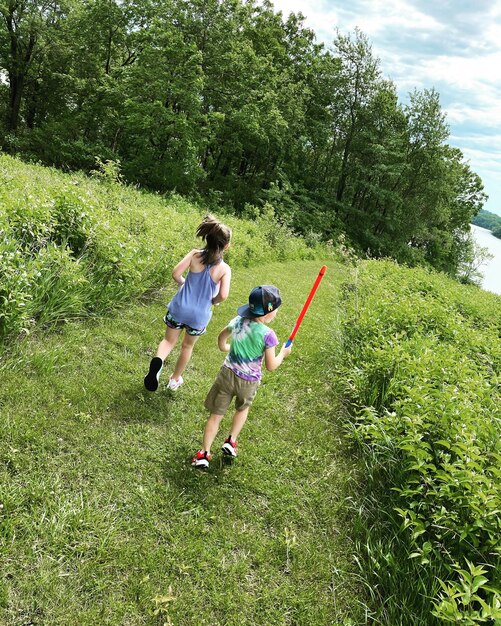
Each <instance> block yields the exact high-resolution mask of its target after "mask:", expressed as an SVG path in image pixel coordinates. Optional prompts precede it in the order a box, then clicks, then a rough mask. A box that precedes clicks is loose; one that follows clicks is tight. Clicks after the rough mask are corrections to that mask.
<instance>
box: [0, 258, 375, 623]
mask: <svg viewBox="0 0 501 626" xmlns="http://www.w3.org/2000/svg"><path fill="white" fill-rule="evenodd" d="M318 268H319V263H318V262H316V261H314V262H312V261H309V262H296V263H287V264H271V265H267V266H265V267H263V268H254V269H245V270H243V269H235V270H234V278H233V285H232V292H231V295H230V298H229V300H228V301H227V302H226V303H224V304H223V305H221V306H220V307H217V308H216V309H215V313H214V318H213V320H212V322H211V324H210V327H209V331H208V333H207V335H206V336H204V337H203V338H201V339H200V341H199V342H198V344H197V346H196V347H195V351H194V355H193V359H192V361H191V362H190V364H189V366H188V368H187V371H186V376H185V381H186V382H185V385H184V386H183V387H182V388H181V389H180V390H179V391H178V392H176V393H175V394H171V392H169V391H167V390H166V389H165V383H166V380H167V376H168V373H169V368H168V367H167V368H166V370H167V371H166V372H165V373H164V378H163V382H162V385H161V387H160V389H159V391H158V392H157V393H155V394H149V393H148V392H146V391H145V390H144V389H143V385H142V379H143V376H144V374H145V372H146V369H147V366H148V363H149V359H150V357H151V356H152V354H153V353H154V351H155V349H156V345H157V343H158V341H159V340H160V338H161V336H162V334H163V330H164V326H163V323H162V321H161V319H162V315H163V313H164V306H163V303H164V302H165V301H167V299H168V297H169V295H170V293H171V292H172V291H173V287H170V286H169V287H168V288H167V289H166V290H165V291H164V292H160V293H158V294H157V297H155V298H154V299H153V300H152V301H150V302H147V301H143V302H140V303H137V304H132V305H131V306H130V308H128V309H125V310H122V311H120V312H119V313H117V314H116V315H114V316H113V317H111V318H109V319H103V320H101V321H87V322H77V323H74V324H71V325H68V326H66V327H65V328H64V329H63V330H62V331H61V332H60V333H58V334H51V335H50V336H46V337H42V336H39V337H38V338H36V337H34V338H31V339H30V340H29V342H25V343H23V344H22V345H20V346H18V347H17V348H15V349H13V350H12V351H11V353H10V355H9V356H8V357H5V358H4V359H3V361H2V362H1V363H0V366H1V371H0V375H1V377H2V386H1V391H0V413H1V416H2V420H1V422H0V507H1V508H0V542H1V546H0V551H1V552H0V554H1V557H0V559H1V567H0V623H1V624H2V625H5V626H9V625H12V626H14V625H15V626H19V625H20V624H33V625H35V624H36V625H41V624H44V625H49V624H50V626H58V625H61V626H72V625H77V624H78V626H83V625H96V624H100V625H101V624H107V625H108V624H109V625H113V624H116V625H121V626H122V625H125V624H128V625H140V624H151V625H157V624H158V625H160V624H175V625H176V626H183V625H185V626H191V625H193V624H198V625H204V624H205V625H207V626H218V625H223V624H224V626H245V625H249V626H258V625H259V626H268V625H270V626H271V625H273V626H281V625H284V626H285V625H291V626H292V625H295V626H299V625H308V626H315V625H318V626H326V625H330V624H339V625H343V626H348V625H350V624H364V623H366V622H365V618H364V608H363V594H362V593H361V589H360V586H359V583H358V579H357V575H356V573H355V570H354V565H353V559H352V557H351V554H352V552H353V546H352V545H351V543H350V538H349V535H350V526H351V522H350V520H349V518H348V517H347V514H346V507H345V498H346V497H347V495H348V494H349V483H350V480H351V469H350V467H351V465H350V461H349V459H348V458H347V457H346V451H345V448H344V445H343V441H342V438H341V434H340V433H341V427H340V425H339V419H340V418H339V411H340V409H339V406H338V404H337V399H336V398H337V389H336V378H335V372H336V371H337V369H338V368H339V363H338V359H339V348H338V346H339V330H338V329H339V316H340V312H339V307H338V296H339V289H338V287H339V280H340V279H341V278H342V277H343V274H344V272H345V270H344V269H343V268H342V267H341V266H337V265H334V264H329V271H328V272H327V274H326V276H325V278H324V280H323V282H322V285H321V286H320V288H319V290H318V292H317V295H316V297H315V300H314V303H313V305H312V307H311V308H310V310H309V311H308V314H307V316H306V317H305V320H304V323H303V326H302V327H301V329H300V331H299V332H298V335H297V337H296V341H295V345H294V349H293V352H292V355H291V356H290V357H289V359H287V360H286V361H285V362H284V364H283V365H282V366H281V367H280V368H279V369H278V370H277V371H276V372H271V373H270V372H266V373H265V375H264V378H263V384H262V385H261V387H260V390H259V393H258V396H257V399H256V401H255V403H254V405H253V407H252V410H251V413H250V417H249V420H248V423H247V424H246V426H245V428H244V430H243V431H242V433H241V436H240V441H239V444H240V445H239V448H240V449H239V457H238V459H237V460H236V462H235V463H234V464H233V465H232V466H226V465H223V464H222V463H221V460H220V454H219V453H218V446H215V447H214V451H215V454H214V457H213V458H214V460H213V462H212V464H211V467H210V469H209V471H207V472H199V471H196V470H194V469H193V468H191V466H190V465H189V462H188V460H189V458H190V456H191V455H192V454H193V452H194V451H195V450H196V449H197V447H198V446H199V444H200V441H201V436H202V429H203V426H204V424H205V419H206V411H205V409H204V407H203V399H204V397H205V394H206V392H207V391H208V389H209V387H210V385H211V383H212V380H213V379H214V377H215V375H216V373H217V371H218V369H219V367H220V364H221V362H222V359H223V354H222V353H220V352H218V350H217V346H216V337H217V334H218V332H219V331H220V330H221V328H222V327H223V326H224V325H225V324H226V322H227V321H228V320H229V319H231V317H233V315H234V313H235V309H236V307H237V306H238V305H240V304H242V303H244V302H245V301H246V299H247V295H248V292H249V290H250V288H251V287H252V286H254V285H257V284H260V283H263V282H267V283H274V284H276V285H278V286H279V288H280V289H281V292H282V295H283V300H284V304H283V305H282V307H281V309H280V312H279V314H278V316H277V319H276V321H275V323H274V328H275V330H276V332H277V334H278V336H279V338H280V339H281V340H285V339H286V337H287V334H288V332H289V331H290V330H291V328H292V326H293V324H294V321H295V318H296V316H297V314H298V312H299V310H300V307H301V306H302V303H303V301H304V298H305V297H306V295H307V293H308V291H309V289H310V287H311V284H312V282H313V280H314V278H315V277H316V275H317V272H318ZM176 356H177V350H176V349H175V350H174V352H173V354H172V355H171V363H173V362H174V359H175V358H176ZM229 419H230V415H228V416H227V417H226V418H225V420H224V421H223V425H222V430H221V432H220V434H219V437H218V439H217V440H216V444H221V443H222V440H223V437H224V436H226V434H227V429H228V425H229Z"/></svg>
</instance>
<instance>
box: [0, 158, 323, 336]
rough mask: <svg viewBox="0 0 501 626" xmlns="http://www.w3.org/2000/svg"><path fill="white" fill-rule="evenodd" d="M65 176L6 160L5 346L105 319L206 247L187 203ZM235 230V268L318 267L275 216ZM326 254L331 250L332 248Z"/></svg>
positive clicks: (0, 262) (0, 191)
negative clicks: (10, 340) (64, 324)
mask: <svg viewBox="0 0 501 626" xmlns="http://www.w3.org/2000/svg"><path fill="white" fill-rule="evenodd" d="M116 176H117V172H116V171H115V169H114V167H113V164H112V165H111V167H110V165H109V164H103V167H102V168H101V169H100V170H97V171H96V173H95V177H94V178H93V179H89V178H87V177H85V176H83V175H81V174H79V175H77V174H74V175H69V174H61V173H58V172H57V171H54V170H50V169H48V168H44V167H40V166H36V165H24V164H22V163H21V162H19V161H17V160H15V159H13V158H11V157H7V156H0V236H1V237H0V343H1V342H2V341H3V340H4V338H5V337H7V336H9V335H13V334H16V333H19V332H26V333H28V332H29V331H30V330H31V329H32V328H34V327H36V326H40V325H49V324H53V323H58V322H60V321H62V320H67V319H70V318H76V317H86V316H89V315H96V314H100V313H102V312H104V311H106V310H109V309H110V308H112V307H114V306H116V305H118V304H122V303H125V302H127V301H129V300H130V299H131V298H134V297H138V296H139V295H141V294H143V293H145V292H146V291H148V290H150V289H153V288H158V287H161V286H163V284H164V283H165V282H166V281H170V274H171V270H172V267H173V265H174V264H175V263H176V262H177V261H178V260H179V259H180V258H181V257H182V256H184V255H185V254H186V252H188V250H189V249H190V247H195V246H197V245H200V243H201V242H200V240H196V238H195V230H196V227H197V225H198V224H199V223H200V220H201V218H202V216H203V213H202V212H201V211H200V210H199V209H197V207H195V206H193V205H191V204H189V203H188V202H186V201H185V200H182V199H181V198H179V197H178V196H172V197H171V198H169V199H165V198H162V197H160V196H157V195H153V194H145V193H141V192H139V191H137V190H135V189H131V188H130V187H127V186H125V185H122V184H120V183H119V182H117V181H116V180H114V179H115V178H116ZM252 217H253V219H247V220H244V219H240V220H238V221H237V220H236V218H234V217H232V216H224V221H225V222H227V223H228V225H229V226H230V227H232V228H233V227H235V226H237V223H238V227H235V228H234V231H235V232H234V235H233V238H232V246H231V248H230V249H229V250H228V252H227V253H226V259H227V260H228V261H229V262H230V263H231V264H232V265H234V266H251V265H256V264H259V263H263V262H265V261H272V260H286V259H305V258H314V257H315V254H316V249H317V248H318V247H319V246H318V245H317V244H316V243H315V242H312V243H311V244H310V246H308V245H307V244H306V242H305V241H304V240H303V239H301V238H299V237H292V236H291V233H290V232H289V231H288V230H287V229H286V227H285V226H280V225H279V224H277V222H276V220H275V219H274V216H273V213H272V212H271V210H270V209H269V207H268V208H267V207H264V209H263V210H261V211H257V210H256V211H255V213H254V215H253V216H252ZM323 253H324V254H325V253H326V251H325V247H324V248H323Z"/></svg>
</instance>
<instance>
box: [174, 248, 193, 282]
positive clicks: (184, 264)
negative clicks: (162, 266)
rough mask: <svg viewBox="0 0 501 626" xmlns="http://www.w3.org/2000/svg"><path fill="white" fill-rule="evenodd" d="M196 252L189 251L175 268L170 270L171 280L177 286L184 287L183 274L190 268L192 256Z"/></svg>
mask: <svg viewBox="0 0 501 626" xmlns="http://www.w3.org/2000/svg"><path fill="white" fill-rule="evenodd" d="M195 252H197V250H191V252H188V254H187V255H186V256H185V257H184V258H183V259H181V260H180V261H179V263H178V264H177V265H176V267H175V268H174V269H173V270H172V278H173V279H174V280H175V281H176V283H177V284H178V285H184V276H183V274H184V272H186V270H187V269H188V268H189V267H190V265H191V260H192V258H193V255H194V254H195Z"/></svg>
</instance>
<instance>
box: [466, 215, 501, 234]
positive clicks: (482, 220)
mask: <svg viewBox="0 0 501 626" xmlns="http://www.w3.org/2000/svg"><path fill="white" fill-rule="evenodd" d="M471 223H472V224H476V225H477V226H481V227H482V228H487V230H491V231H492V234H493V235H494V236H495V237H499V238H500V239H501V217H500V216H499V215H496V214H495V213H491V212H490V211H486V210H485V209H481V210H480V212H479V213H478V215H475V216H474V217H473V218H472V220H471Z"/></svg>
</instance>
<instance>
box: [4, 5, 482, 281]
mask: <svg viewBox="0 0 501 626" xmlns="http://www.w3.org/2000/svg"><path fill="white" fill-rule="evenodd" d="M0 14H1V16H2V22H1V27H0V107H1V108H0V118H1V120H2V124H1V125H0V145H1V147H2V149H3V150H5V151H8V152H11V153H17V154H19V155H21V156H23V157H24V158H29V159H33V160H36V161H40V162H42V163H45V164H53V165H56V166H58V167H63V168H68V169H83V170H84V171H85V170H86V171H89V170H91V169H92V168H93V167H94V166H95V158H96V157H99V158H100V159H101V160H102V161H106V160H113V161H120V164H121V168H122V174H123V176H124V177H125V178H126V180H127V181H128V182H130V183H134V184H140V185H141V186H143V187H147V188H149V189H153V190H158V191H160V192H168V191H172V190H175V191H177V192H178V193H182V194H185V195H189V196H191V197H195V198H196V197H198V198H200V199H202V200H203V201H204V202H205V203H206V204H207V205H208V206H211V207H214V206H228V207H231V208H232V210H234V211H235V213H237V214H242V213H244V212H245V211H246V209H247V208H248V207H249V205H257V206H259V205H263V204H265V203H266V202H268V203H270V204H271V205H272V206H273V207H275V212H276V214H277V217H278V218H279V219H280V220H281V221H282V222H284V223H286V224H288V225H289V226H292V227H293V228H294V229H295V230H296V231H298V232H300V233H308V234H309V235H310V236H315V237H318V238H319V239H325V240H329V239H335V238H336V237H337V236H338V234H339V233H341V232H345V233H347V235H348V237H349V238H350V240H351V241H352V242H353V243H354V245H355V246H356V247H357V248H358V249H359V250H361V251H364V252H369V253H370V254H372V255H376V256H382V255H386V256H392V257H394V258H396V259H397V260H399V261H402V262H406V263H409V264H418V263H428V264H431V265H433V266H434V267H436V268H437V269H440V270H443V271H446V272H448V273H450V274H453V275H454V274H456V271H457V268H458V266H459V264H460V263H461V260H462V257H463V256H464V254H465V253H471V244H469V243H468V232H469V223H470V221H471V219H472V217H473V216H474V215H475V214H476V213H477V212H478V211H479V209H480V208H481V206H482V205H483V203H484V201H485V194H484V193H483V185H482V181H481V180H480V178H479V176H478V175H477V174H476V173H474V172H473V171H472V170H471V169H470V167H469V165H468V164H467V163H466V162H465V161H464V158H463V155H462V153H461V151H460V150H458V149H457V148H454V147H452V146H450V145H448V144H447V143H446V142H447V140H448V138H449V129H448V126H447V124H446V121H445V116H444V113H443V112H442V110H441V106H440V102H439V96H438V94H437V93H436V92H435V91H434V90H424V91H414V92H413V93H412V94H410V95H409V102H408V103H407V104H400V103H399V102H398V98H397V94H396V88H395V85H394V84H393V83H392V82H391V81H389V80H387V79H385V78H384V77H383V76H382V74H381V70H380V67H379V60H378V59H377V58H375V57H374V56H373V54H372V50H371V46H370V43H369V41H368V40H367V38H366V37H365V36H364V35H363V34H362V33H361V32H360V31H358V30H356V31H355V32H354V33H352V34H350V35H343V34H338V35H337V36H336V39H335V41H334V42H333V46H332V48H331V49H327V48H326V47H324V46H323V45H319V44H318V43H316V40H315V34H314V33H313V32H312V31H311V30H309V29H307V28H305V26H304V20H303V18H302V16H301V15H294V14H291V15H290V16H289V17H287V18H285V17H284V16H283V15H282V14H281V13H279V12H276V11H275V9H274V7H273V5H272V4H271V3H270V2H268V1H267V0H265V1H264V2H263V3H262V4H259V5H258V4H257V3H256V2H255V1H254V0H250V1H244V0H135V1H134V2H132V1H131V0H120V1H118V0H54V1H53V2H50V3H49V2H46V1H45V0H44V1H43V2H42V1H37V0H16V1H15V2H14V1H13V0H7V1H6V2H4V3H2V4H1V5H0Z"/></svg>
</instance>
